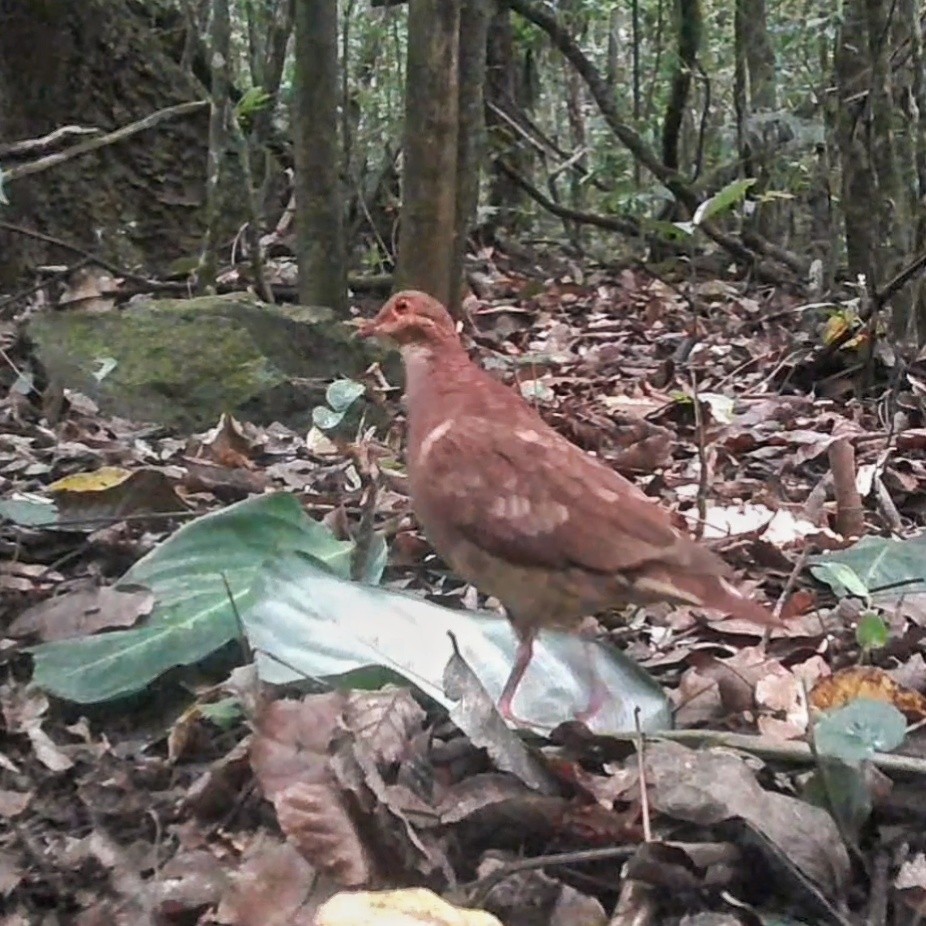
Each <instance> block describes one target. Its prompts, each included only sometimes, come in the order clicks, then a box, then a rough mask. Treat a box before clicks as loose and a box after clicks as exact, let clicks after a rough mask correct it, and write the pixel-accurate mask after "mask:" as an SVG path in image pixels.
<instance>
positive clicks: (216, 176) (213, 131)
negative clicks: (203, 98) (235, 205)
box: [197, 0, 231, 293]
mask: <svg viewBox="0 0 926 926" xmlns="http://www.w3.org/2000/svg"><path fill="white" fill-rule="evenodd" d="M209 46H210V52H211V61H210V65H211V68H212V85H211V87H210V105H209V157H208V159H207V165H208V166H207V170H206V234H205V237H204V239H203V249H202V252H201V253H200V257H199V268H198V270H197V276H198V280H197V283H198V287H199V291H200V293H214V292H215V278H216V270H217V268H218V246H219V234H220V232H221V224H220V223H221V219H222V200H221V188H220V187H219V181H220V180H221V170H222V162H223V161H224V160H225V150H226V148H227V147H228V118H229V112H228V110H229V105H230V104H229V99H228V88H229V83H230V80H229V69H230V66H231V64H230V61H229V53H230V49H231V20H230V18H229V15H228V0H212V24H211V27H210V30H209Z"/></svg>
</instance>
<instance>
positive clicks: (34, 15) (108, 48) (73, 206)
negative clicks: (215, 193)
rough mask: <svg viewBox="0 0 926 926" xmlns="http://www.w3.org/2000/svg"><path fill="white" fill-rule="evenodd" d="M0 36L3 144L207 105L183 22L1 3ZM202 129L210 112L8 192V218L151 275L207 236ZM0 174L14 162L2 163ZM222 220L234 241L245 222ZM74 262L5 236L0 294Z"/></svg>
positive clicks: (51, 2) (62, 253) (88, 0)
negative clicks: (189, 64) (36, 270)
mask: <svg viewBox="0 0 926 926" xmlns="http://www.w3.org/2000/svg"><path fill="white" fill-rule="evenodd" d="M0 24H2V25H0V135H2V140H3V141H4V142H13V141H18V140H24V139H29V138H37V137H40V136H44V135H46V134H47V133H49V132H52V131H54V130H55V129H57V128H59V127H61V126H64V125H80V126H85V127H93V128H95V129H98V130H100V131H101V132H110V131H113V130H114V129H117V128H119V127H120V126H124V125H128V124H129V123H132V122H134V121H136V120H138V119H141V118H143V117H145V116H149V115H151V114H152V113H154V112H155V111H156V110H158V109H162V108H166V107H168V106H173V105H176V104H178V103H184V102H188V101H190V100H197V99H202V98H203V96H204V94H203V89H202V86H201V85H199V84H198V83H197V81H196V80H195V79H194V78H193V77H192V76H191V75H190V74H189V73H188V72H187V71H185V70H184V69H183V68H182V67H181V65H180V64H179V61H180V58H181V56H182V53H183V32H184V30H183V18H182V16H181V15H180V14H177V20H176V22H175V23H173V24H171V23H165V22H162V21H160V20H157V21H154V20H153V18H152V14H151V13H150V11H148V10H146V9H145V8H144V7H142V6H141V4H133V3H124V4H123V3H118V4H114V3H111V2H109V0H82V2H80V3H72V2H70V0H43V2H42V3H26V2H23V0H0ZM173 40H176V47H173V46H172V45H171V44H170V42H171V41H173ZM40 50H45V52H46V53H39V51H40ZM207 122H208V112H207V111H206V109H202V110H198V111H197V112H195V113H193V114H191V115H187V116H183V117H181V118H175V119H171V120H166V121H164V122H161V123H159V124H158V125H156V126H155V127H154V128H152V129H149V130H147V131H144V132H140V133H138V134H136V135H132V136H130V137H129V138H127V139H125V140H123V141H121V142H118V143H116V144H112V145H108V146H106V147H103V148H98V149H96V150H95V151H92V152H89V153H87V154H83V155H80V156H79V157H75V158H72V159H71V160H68V161H65V162H64V163H62V164H59V165H58V166H56V167H54V168H52V169H50V170H46V171H43V172H41V173H38V174H33V175H31V176H28V177H24V178H23V179H21V180H17V181H14V182H11V183H8V184H6V185H5V193H6V195H7V196H8V197H9V199H10V205H9V206H4V207H3V218H4V220H6V221H7V222H9V223H11V224H14V225H20V226H22V227H24V228H26V229H34V230H36V231H41V232H43V233H44V234H46V235H51V236H54V237H56V238H60V239H62V240H64V241H66V242H68V243H69V244H72V245H74V246H75V247H81V248H84V249H87V250H90V251H92V252H94V253H96V254H99V255H100V256H101V257H103V258H106V259H108V260H110V261H114V262H116V263H118V264H120V265H121V266H124V267H126V268H135V269H141V270H143V271H144V270H146V269H149V270H153V271H156V270H158V269H159V268H164V267H165V266H167V265H168V264H169V263H170V262H172V261H174V260H176V259H178V258H181V257H187V258H189V257H192V256H194V255H196V254H197V253H198V251H199V246H200V242H201V240H202V233H203V228H204V222H203V208H202V207H203V200H204V187H205V164H206V141H207ZM73 142H74V138H73V137H72V138H70V139H67V140H65V141H64V142H63V143H62V144H61V145H59V147H60V148H64V147H68V146H69V145H70V144H72V143H73ZM56 150H57V149H56ZM43 153H48V152H47V151H46V152H43ZM3 166H4V167H5V168H10V167H14V166H15V162H14V161H12V160H10V159H5V160H4V164H3ZM223 213H224V216H223V217H224V220H225V223H226V224H225V225H224V226H223V233H224V234H229V233H230V232H231V233H233V231H232V230H233V229H234V228H235V227H236V226H237V224H238V222H239V219H240V216H241V215H242V211H241V210H240V209H237V210H236V209H234V208H232V209H228V208H225V209H224V210H223ZM73 260H74V252H73V251H71V250H69V249H67V248H63V247H59V246H56V245H50V244H48V243H47V242H45V241H40V240H38V239H36V238H31V237H28V236H26V235H21V234H16V233H12V232H9V231H4V230H0V285H2V286H7V285H13V284H15V283H16V282H17V281H19V280H21V279H22V276H23V274H28V272H29V269H30V268H31V267H32V266H34V265H36V264H46V263H63V262H69V261H73Z"/></svg>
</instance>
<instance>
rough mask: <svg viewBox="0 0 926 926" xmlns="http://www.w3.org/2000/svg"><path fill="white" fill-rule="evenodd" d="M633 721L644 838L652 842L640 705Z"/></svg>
mask: <svg viewBox="0 0 926 926" xmlns="http://www.w3.org/2000/svg"><path fill="white" fill-rule="evenodd" d="M633 723H634V726H635V727H636V728H637V743H636V746H637V775H638V776H639V778H640V813H641V814H642V816H643V840H644V842H652V841H653V828H652V825H651V823H650V815H649V791H648V789H647V787H646V754H645V751H646V737H644V736H643V728H642V727H641V726H640V708H639V706H637V707H635V708H634V709H633Z"/></svg>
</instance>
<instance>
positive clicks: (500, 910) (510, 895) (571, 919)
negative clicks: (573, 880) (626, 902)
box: [476, 851, 608, 926]
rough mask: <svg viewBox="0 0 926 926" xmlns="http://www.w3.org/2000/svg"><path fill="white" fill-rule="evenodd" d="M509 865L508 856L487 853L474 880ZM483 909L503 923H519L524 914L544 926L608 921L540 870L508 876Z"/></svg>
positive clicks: (595, 925) (590, 901) (596, 906)
mask: <svg viewBox="0 0 926 926" xmlns="http://www.w3.org/2000/svg"><path fill="white" fill-rule="evenodd" d="M511 861H515V859H514V858H511V857H510V856H509V855H508V854H502V853H499V852H495V851H491V852H487V853H486V855H485V856H484V857H483V859H482V861H481V862H480V863H479V868H478V869H477V872H476V874H477V878H478V879H479V881H483V880H484V879H486V878H492V877H493V876H495V875H496V873H497V872H498V871H499V870H500V869H503V868H504V867H505V866H506V865H507V864H508V863H509V862H511ZM479 881H477V885H478V883H479ZM477 890H478V888H477ZM485 907H486V909H487V910H489V911H490V912H491V913H494V914H495V915H496V916H498V917H500V918H501V919H502V920H503V921H504V922H506V923H518V922H522V921H523V920H524V919H525V911H526V910H530V914H529V922H536V923H543V924H544V926H604V924H605V923H607V921H608V918H607V916H606V915H605V912H604V909H603V908H602V906H601V904H600V903H599V902H598V901H597V900H596V899H595V898H594V897H589V896H588V895H586V894H582V893H580V892H579V891H577V890H575V889H574V888H572V887H570V886H569V885H567V884H563V883H562V882H561V881H560V880H559V879H558V878H554V877H552V876H551V875H548V874H547V873H546V872H545V871H542V870H540V869H533V870H529V871H518V872H512V873H510V874H508V875H507V877H505V878H504V880H502V881H500V882H499V883H498V884H496V885H495V886H494V887H493V888H492V889H491V890H490V891H489V893H488V894H487V895H486V898H485Z"/></svg>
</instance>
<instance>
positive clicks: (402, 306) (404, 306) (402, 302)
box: [395, 299, 412, 315]
mask: <svg viewBox="0 0 926 926" xmlns="http://www.w3.org/2000/svg"><path fill="white" fill-rule="evenodd" d="M411 307H412V306H411V303H410V302H409V301H408V300H407V299H399V300H398V301H397V302H396V304H395V310H396V312H398V313H399V314H400V315H402V314H404V313H405V312H407V311H408V310H409V309H410V308H411Z"/></svg>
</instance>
